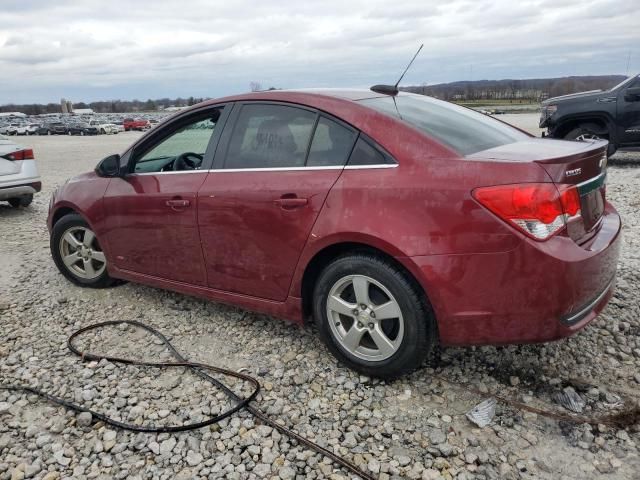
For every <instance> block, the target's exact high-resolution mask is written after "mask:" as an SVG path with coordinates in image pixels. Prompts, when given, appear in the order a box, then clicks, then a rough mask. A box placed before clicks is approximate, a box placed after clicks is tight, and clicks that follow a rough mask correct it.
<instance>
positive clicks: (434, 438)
mask: <svg viewBox="0 0 640 480" xmlns="http://www.w3.org/2000/svg"><path fill="white" fill-rule="evenodd" d="M429 441H430V442H431V444H432V445H439V444H441V443H444V442H446V441H447V436H446V435H445V434H444V432H443V431H442V430H436V429H434V430H431V431H430V432H429Z"/></svg>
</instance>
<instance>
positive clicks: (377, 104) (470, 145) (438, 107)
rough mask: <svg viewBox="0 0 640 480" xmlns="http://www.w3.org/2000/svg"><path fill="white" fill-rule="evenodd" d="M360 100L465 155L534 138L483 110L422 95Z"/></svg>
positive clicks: (401, 95)
mask: <svg viewBox="0 0 640 480" xmlns="http://www.w3.org/2000/svg"><path fill="white" fill-rule="evenodd" d="M360 102H361V103H362V104H364V105H366V106H368V107H370V108H373V109H374V110H378V111H379V112H382V113H384V114H387V115H389V116H391V117H394V118H398V119H400V120H402V121H404V122H406V123H408V124H409V125H411V126H413V127H415V128H417V129H418V130H420V131H422V132H424V133H425V134H427V135H428V136H429V137H432V138H433V139H435V140H437V141H439V142H440V143H443V144H444V145H446V146H448V147H450V148H452V149H453V150H455V151H457V152H458V153H460V154H461V155H470V154H473V153H477V152H481V151H483V150H488V149H490V148H494V147H498V146H501V145H507V144H509V143H515V142H518V141H521V140H526V139H528V138H530V137H529V136H528V135H526V134H525V133H523V132H521V131H519V130H517V129H515V128H513V127H511V126H510V125H506V124H504V123H502V122H500V121H498V120H496V119H493V118H491V117H489V116H487V115H484V114H482V113H479V112H476V111H474V110H471V109H469V108H464V107H460V106H458V105H454V104H451V103H448V102H443V101H441V100H436V99H434V98H431V97H426V96H422V95H409V94H400V95H397V96H395V97H391V96H387V97H377V98H369V99H365V100H361V101H360Z"/></svg>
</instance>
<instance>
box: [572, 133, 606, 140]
mask: <svg viewBox="0 0 640 480" xmlns="http://www.w3.org/2000/svg"><path fill="white" fill-rule="evenodd" d="M576 140H577V141H579V142H584V141H586V140H600V137H599V136H598V135H596V134H595V133H589V132H585V133H583V134H581V135H578V136H577V137H576Z"/></svg>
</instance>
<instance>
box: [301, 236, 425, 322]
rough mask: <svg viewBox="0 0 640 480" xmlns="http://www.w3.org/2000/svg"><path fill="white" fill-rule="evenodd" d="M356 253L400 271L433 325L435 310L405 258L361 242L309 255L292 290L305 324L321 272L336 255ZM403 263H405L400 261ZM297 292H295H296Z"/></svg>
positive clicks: (328, 248)
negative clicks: (415, 293) (431, 315)
mask: <svg viewBox="0 0 640 480" xmlns="http://www.w3.org/2000/svg"><path fill="white" fill-rule="evenodd" d="M356 253H368V254H372V255H375V256H378V257H380V258H383V259H384V260H386V261H388V262H389V263H391V264H392V265H394V266H395V267H397V268H398V269H399V270H400V271H402V272H403V273H404V274H405V275H406V276H407V278H408V279H409V281H410V282H411V283H413V285H414V286H415V288H416V289H417V291H418V292H419V293H420V295H421V296H422V299H423V300H424V302H425V305H426V307H427V308H428V309H429V310H430V312H431V313H432V314H433V315H434V320H436V321H435V324H436V325H437V317H436V314H435V310H434V308H433V305H432V303H431V298H430V296H429V293H428V288H426V287H425V285H424V282H423V281H420V279H419V278H418V277H417V276H416V273H417V272H416V270H414V269H412V268H411V266H410V262H409V261H408V257H400V258H401V259H402V260H400V259H399V258H398V257H397V256H395V255H394V254H393V253H391V252H390V251H389V250H387V249H385V248H381V246H380V245H376V246H373V245H372V244H371V243H367V242H362V241H340V242H336V243H331V244H329V245H326V246H324V247H323V248H321V249H319V250H318V251H316V252H315V253H314V254H313V256H311V258H310V259H309V261H308V262H306V265H305V267H304V271H303V273H302V276H301V279H300V282H299V286H298V287H295V288H296V289H295V290H294V292H293V293H294V295H295V296H298V295H300V297H301V300H302V317H303V321H304V322H307V320H308V319H309V317H310V315H311V312H312V301H313V288H314V286H315V284H316V281H317V279H318V277H319V275H320V273H321V272H322V270H323V269H324V267H325V266H326V265H328V264H329V263H330V262H331V261H332V260H334V259H335V258H338V257H340V256H344V255H348V254H356ZM403 260H407V261H403ZM296 290H297V291H296Z"/></svg>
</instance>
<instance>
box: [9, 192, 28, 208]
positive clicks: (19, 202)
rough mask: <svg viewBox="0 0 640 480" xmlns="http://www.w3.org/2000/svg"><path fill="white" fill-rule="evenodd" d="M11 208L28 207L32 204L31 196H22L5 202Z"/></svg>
mask: <svg viewBox="0 0 640 480" xmlns="http://www.w3.org/2000/svg"><path fill="white" fill-rule="evenodd" d="M7 201H8V202H9V205H11V206H12V207H13V208H19V207H28V206H29V205H31V202H33V195H22V196H21V197H16V198H10V199H9V200H7Z"/></svg>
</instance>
